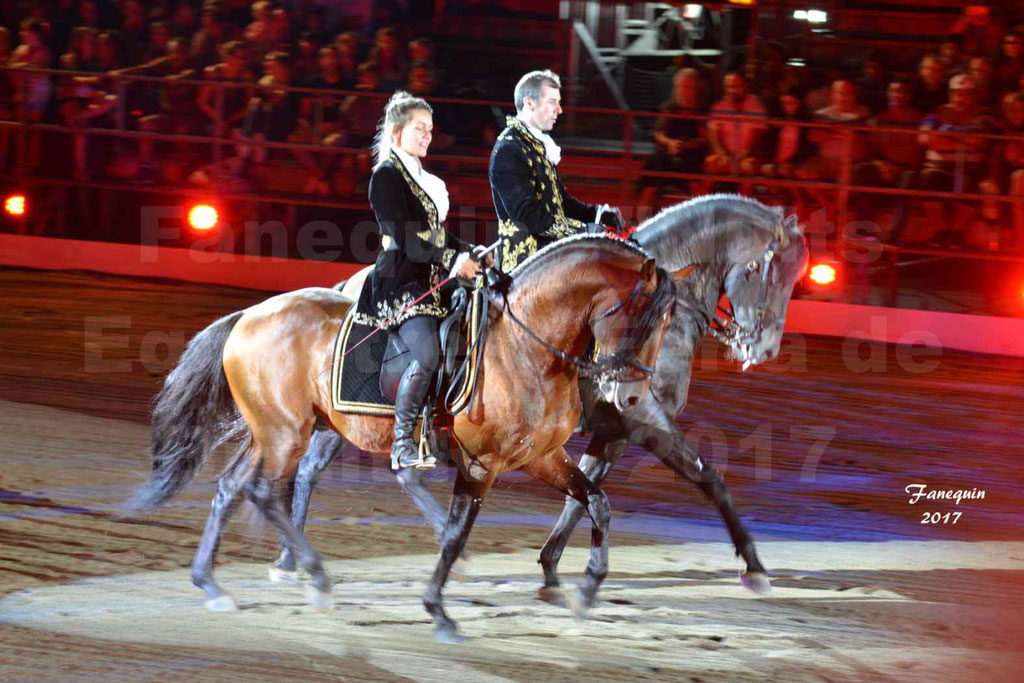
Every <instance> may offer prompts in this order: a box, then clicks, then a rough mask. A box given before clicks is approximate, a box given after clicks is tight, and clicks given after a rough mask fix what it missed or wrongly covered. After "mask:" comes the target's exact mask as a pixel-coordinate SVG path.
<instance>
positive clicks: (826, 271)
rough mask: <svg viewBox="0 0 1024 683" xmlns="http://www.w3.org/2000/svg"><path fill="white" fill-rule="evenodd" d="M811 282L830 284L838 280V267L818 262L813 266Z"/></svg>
mask: <svg viewBox="0 0 1024 683" xmlns="http://www.w3.org/2000/svg"><path fill="white" fill-rule="evenodd" d="M810 278H811V282H814V283H816V284H819V285H830V284H832V283H833V282H835V281H836V269H835V267H834V266H830V265H829V264H827V263H818V264H815V265H814V266H813V267H812V268H811V274H810Z"/></svg>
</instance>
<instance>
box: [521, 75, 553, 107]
mask: <svg viewBox="0 0 1024 683" xmlns="http://www.w3.org/2000/svg"><path fill="white" fill-rule="evenodd" d="M544 85H548V86H550V87H552V88H557V89H559V90H561V88H562V81H560V80H559V78H558V74H556V73H555V72H554V71H551V70H550V69H544V70H543V71H531V72H530V73H528V74H526V75H525V76H523V77H522V78H520V79H519V82H518V83H516V89H515V94H514V99H515V103H516V111H522V110H523V106H524V105H525V103H526V98H527V97H529V98H530V99H531V100H533V101H534V102H538V101H539V100H540V91H541V88H542V87H543V86H544Z"/></svg>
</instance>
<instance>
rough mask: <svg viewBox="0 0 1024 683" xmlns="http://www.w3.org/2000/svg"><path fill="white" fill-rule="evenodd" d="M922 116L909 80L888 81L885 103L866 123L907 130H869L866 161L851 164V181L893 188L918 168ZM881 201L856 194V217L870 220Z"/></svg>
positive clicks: (874, 197)
mask: <svg viewBox="0 0 1024 683" xmlns="http://www.w3.org/2000/svg"><path fill="white" fill-rule="evenodd" d="M922 117H923V114H922V113H921V112H919V111H917V110H916V109H914V108H913V107H911V106H910V83H909V81H907V80H906V79H903V78H896V79H894V80H893V81H892V82H891V83H889V90H888V106H887V107H886V108H885V110H884V111H882V112H881V113H879V114H878V115H877V116H875V117H874V118H873V119H871V120H870V121H869V122H868V124H869V125H872V126H879V127H885V128H906V129H907V133H894V132H888V131H878V132H874V133H869V134H868V135H867V141H866V142H867V155H868V160H867V161H864V162H862V163H859V164H856V165H855V166H854V167H853V183H854V184H855V185H884V186H889V187H892V186H894V185H896V183H897V182H898V181H899V178H900V176H901V175H902V174H903V173H905V172H907V171H916V170H917V169H919V168H920V167H921V153H922V150H921V146H920V145H919V144H918V142H917V128H918V126H920V124H921V119H922ZM911 131H913V132H911ZM881 200H882V197H880V196H879V195H873V194H860V195H857V196H856V197H855V204H856V210H857V218H858V219H859V220H863V221H866V220H870V219H871V218H872V216H873V213H874V212H873V207H874V205H876V204H878V203H880V201H881Z"/></svg>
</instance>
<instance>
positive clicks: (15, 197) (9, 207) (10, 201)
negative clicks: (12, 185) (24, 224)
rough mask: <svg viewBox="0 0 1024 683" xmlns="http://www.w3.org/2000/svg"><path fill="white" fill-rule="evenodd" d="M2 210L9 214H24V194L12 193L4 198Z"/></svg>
mask: <svg viewBox="0 0 1024 683" xmlns="http://www.w3.org/2000/svg"><path fill="white" fill-rule="evenodd" d="M4 211H6V212H7V214H8V215H10V216H24V215H25V195H23V194H12V195H9V196H8V197H7V198H5V199H4Z"/></svg>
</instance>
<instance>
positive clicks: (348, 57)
mask: <svg viewBox="0 0 1024 683" xmlns="http://www.w3.org/2000/svg"><path fill="white" fill-rule="evenodd" d="M334 45H335V47H337V48H338V69H339V71H340V72H341V75H342V78H343V79H344V81H345V88H344V89H345V90H352V89H353V88H355V87H356V80H357V79H358V77H359V46H360V38H359V34H358V33H356V32H355V31H347V32H345V33H342V34H341V35H339V36H338V37H337V38H336V39H335V41H334Z"/></svg>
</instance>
